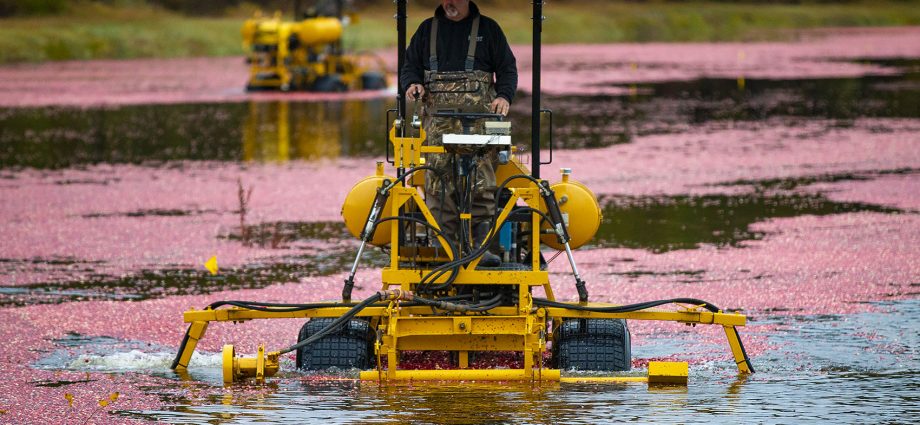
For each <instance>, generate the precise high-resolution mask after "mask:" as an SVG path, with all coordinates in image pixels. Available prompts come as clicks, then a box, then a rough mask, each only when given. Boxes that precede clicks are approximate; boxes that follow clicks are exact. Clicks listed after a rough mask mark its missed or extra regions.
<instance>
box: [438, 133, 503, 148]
mask: <svg viewBox="0 0 920 425" xmlns="http://www.w3.org/2000/svg"><path fill="white" fill-rule="evenodd" d="M442 141H443V143H444V145H445V146H447V145H453V146H457V145H465V146H476V147H480V146H510V145H511V136H502V135H497V134H445V135H444V137H443V139H442Z"/></svg>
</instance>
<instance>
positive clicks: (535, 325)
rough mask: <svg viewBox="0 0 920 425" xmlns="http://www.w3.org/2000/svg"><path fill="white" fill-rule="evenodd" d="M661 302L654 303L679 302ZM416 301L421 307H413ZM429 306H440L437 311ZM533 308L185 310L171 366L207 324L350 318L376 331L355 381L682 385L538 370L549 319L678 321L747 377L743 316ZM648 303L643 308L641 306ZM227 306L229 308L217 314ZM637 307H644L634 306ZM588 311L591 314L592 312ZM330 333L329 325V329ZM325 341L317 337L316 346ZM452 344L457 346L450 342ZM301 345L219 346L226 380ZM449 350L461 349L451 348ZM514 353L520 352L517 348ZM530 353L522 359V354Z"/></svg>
mask: <svg viewBox="0 0 920 425" xmlns="http://www.w3.org/2000/svg"><path fill="white" fill-rule="evenodd" d="M681 300H682V299H678V300H664V301H661V302H657V303H658V304H666V303H672V302H680V301H681ZM419 301H421V303H419ZM432 302H435V303H439V304H438V305H437V306H434V305H432ZM533 302H534V305H535V308H533V309H532V310H531V311H528V312H526V313H525V314H521V312H520V311H519V309H518V308H517V307H510V306H509V307H496V308H493V309H490V310H489V311H488V313H489V315H438V316H433V315H432V314H431V313H432V309H433V308H438V309H442V310H444V311H450V310H451V308H452V306H451V304H450V303H446V302H437V301H432V300H424V299H421V298H416V297H415V296H414V295H413V294H412V293H411V292H408V291H402V290H399V289H396V290H386V291H379V292H377V293H376V294H375V295H374V296H372V297H370V298H368V299H366V300H364V301H363V302H361V303H357V304H342V303H334V302H328V303H314V304H300V305H297V304H262V305H254V304H249V303H246V304H247V305H248V306H240V305H235V304H242V303H236V302H222V303H215V304H212V306H210V307H209V308H206V309H204V310H195V309H192V310H189V311H186V312H185V313H184V321H185V322H186V323H189V324H190V325H189V328H188V331H187V332H186V336H185V338H184V339H183V341H182V345H181V346H180V350H179V353H178V354H177V356H176V359H175V361H174V363H173V365H172V367H173V369H175V370H177V371H184V370H186V369H187V368H188V365H189V361H190V360H191V357H192V354H193V353H194V351H195V347H196V345H197V343H198V341H199V340H200V339H201V338H203V337H204V334H205V331H206V330H207V327H208V324H209V323H210V322H245V321H249V320H259V319H306V318H317V317H327V318H339V319H340V320H341V321H342V322H346V321H348V320H350V319H351V318H354V317H365V318H370V319H371V320H372V322H375V323H378V324H381V325H380V326H379V331H378V340H377V342H376V344H375V347H376V351H377V356H378V362H377V369H376V370H370V371H363V372H361V374H360V378H361V380H366V381H401V380H416V381H431V380H474V381H496V380H497V381H511V380H532V381H561V382H630V381H641V382H649V383H671V384H674V383H676V384H686V381H687V364H686V363H683V362H650V364H649V371H648V376H646V377H640V376H628V377H615V376H611V377H562V376H561V373H560V371H559V369H549V368H544V367H543V364H542V352H543V351H544V350H545V348H546V345H545V342H546V340H547V338H548V337H549V335H548V333H549V330H548V329H547V327H546V326H545V323H546V321H547V318H552V319H589V318H590V319H626V320H654V321H668V322H679V323H685V324H687V325H697V324H704V325H721V326H722V327H723V328H724V330H725V334H726V336H727V338H728V343H729V346H730V348H731V352H732V355H733V357H734V360H735V363H736V364H737V367H738V371H739V373H752V372H753V371H754V370H753V367H752V366H751V363H750V359H749V358H748V356H747V354H746V353H745V351H744V346H743V345H742V343H741V339H740V338H739V335H738V331H737V329H736V327H738V326H744V325H745V323H746V318H745V316H744V315H741V314H734V313H724V312H721V311H716V312H713V311H708V310H706V309H705V308H703V307H702V306H699V305H692V306H686V307H683V308H682V309H680V310H663V309H656V308H644V309H641V310H636V311H624V312H599V311H597V310H603V309H612V310H616V309H621V308H625V307H629V306H617V305H614V304H604V303H586V304H580V303H561V302H554V301H549V300H543V299H533ZM646 304H648V303H646ZM224 305H231V307H230V308H217V307H221V306H224ZM637 305H639V306H641V305H642V304H637ZM590 310H594V311H590ZM331 327H332V326H330V328H331ZM322 336H323V335H317V336H316V339H319V338H321V337H322ZM451 341H455V342H453V343H452V342H451ZM310 342H312V341H301V343H299V344H297V345H294V346H292V347H289V348H287V349H285V350H281V351H274V352H266V351H265V349H264V347H263V346H260V347H259V354H258V355H257V357H256V358H255V359H252V358H237V357H236V356H235V352H234V349H233V347H232V346H225V347H224V381H225V382H228V383H229V382H233V381H235V380H238V379H240V378H243V377H255V378H256V380H257V381H263V380H264V378H265V377H266V376H271V375H273V374H274V373H275V372H276V371H277V370H278V368H279V366H278V359H279V357H280V355H281V354H284V353H286V352H290V351H294V350H295V349H297V348H299V346H303V345H306V344H308V343H310ZM452 344H459V345H458V346H457V347H452V346H451V345H452ZM432 347H440V349H442V350H443V349H448V350H451V349H456V350H457V351H459V352H460V353H461V360H460V368H459V369H453V370H397V369H398V368H397V367H394V366H393V365H397V364H398V360H397V357H396V352H397V348H402V349H410V350H411V349H437V348H432ZM518 347H520V348H518ZM467 350H495V351H524V352H525V357H524V359H525V365H524V366H525V367H524V368H522V369H468V357H467V356H466V354H467V353H468V351H467ZM528 353H529V354H531V356H529V357H528V356H527V355H526V354H528ZM383 355H387V356H388V359H389V361H391V363H389V364H390V365H391V366H389V367H388V368H387V369H382V366H381V362H380V361H379V359H380V357H381V356H383Z"/></svg>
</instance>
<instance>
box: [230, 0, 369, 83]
mask: <svg viewBox="0 0 920 425" xmlns="http://www.w3.org/2000/svg"><path fill="white" fill-rule="evenodd" d="M320 3H322V4H328V3H329V2H320ZM343 8H344V5H343V0H337V1H335V3H334V7H332V8H326V9H327V10H325V11H323V12H322V13H328V14H329V15H325V14H322V13H321V12H318V10H320V9H318V8H312V9H310V10H309V11H307V12H301V11H300V10H295V15H296V16H299V17H301V18H302V19H300V20H297V21H284V20H283V19H282V16H281V12H276V13H275V14H274V16H272V17H265V16H262V14H261V13H257V14H256V15H255V16H254V17H253V18H251V19H248V20H246V22H245V23H243V28H242V30H241V33H242V36H243V47H244V48H245V49H246V51H247V52H248V56H247V62H248V63H249V66H250V68H249V81H248V83H247V84H246V89H247V90H250V91H254V90H281V91H289V90H307V91H319V92H342V91H347V90H380V89H384V88H386V87H387V80H386V74H385V72H384V67H383V65H382V63H381V61H380V60H379V59H378V58H376V57H374V56H372V55H368V54H356V53H345V52H344V51H343V48H342V34H343V32H344V30H345V26H346V25H347V23H348V22H350V21H351V20H352V19H350V18H349V17H347V16H345V15H344V14H343V13H342V10H343ZM295 9H299V7H295Z"/></svg>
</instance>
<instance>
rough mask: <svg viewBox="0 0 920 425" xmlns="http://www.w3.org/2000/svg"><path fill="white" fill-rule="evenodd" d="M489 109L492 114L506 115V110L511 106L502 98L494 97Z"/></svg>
mask: <svg viewBox="0 0 920 425" xmlns="http://www.w3.org/2000/svg"><path fill="white" fill-rule="evenodd" d="M490 108H491V109H492V113H493V114H502V115H508V110H510V109H511V104H510V103H508V100H507V99H505V98H504V97H496V98H495V100H493V101H492V106H491V107H490Z"/></svg>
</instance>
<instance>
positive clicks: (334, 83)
mask: <svg viewBox="0 0 920 425" xmlns="http://www.w3.org/2000/svg"><path fill="white" fill-rule="evenodd" d="M347 90H348V86H346V85H345V83H343V82H342V77H340V76H338V75H336V74H332V75H326V76H322V77H319V78H317V79H316V81H314V82H313V91H316V92H322V93H341V92H344V91H347Z"/></svg>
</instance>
